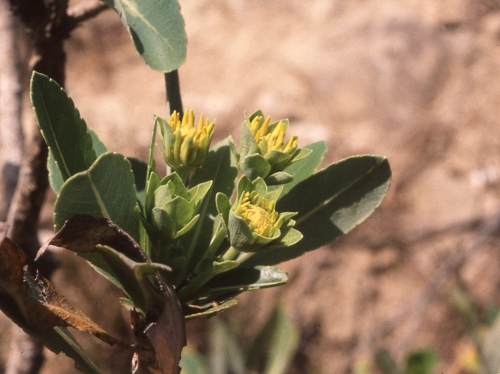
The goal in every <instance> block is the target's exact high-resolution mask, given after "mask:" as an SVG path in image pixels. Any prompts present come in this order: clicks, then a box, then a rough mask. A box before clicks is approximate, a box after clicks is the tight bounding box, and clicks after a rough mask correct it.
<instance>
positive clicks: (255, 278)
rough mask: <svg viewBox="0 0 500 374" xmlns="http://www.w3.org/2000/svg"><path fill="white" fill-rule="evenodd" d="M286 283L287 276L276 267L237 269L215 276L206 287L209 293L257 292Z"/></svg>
mask: <svg viewBox="0 0 500 374" xmlns="http://www.w3.org/2000/svg"><path fill="white" fill-rule="evenodd" d="M287 281H288V275H287V274H286V273H285V272H284V271H283V270H281V269H280V268H277V267H273V266H256V267H255V268H247V267H238V268H236V269H234V270H229V271H226V272H223V273H221V274H219V275H217V276H215V277H214V278H212V280H210V282H208V283H207V284H206V287H207V288H210V290H211V292H216V291H217V292H218V291H244V290H258V289H259V288H266V287H274V286H279V285H281V284H284V283H286V282H287Z"/></svg>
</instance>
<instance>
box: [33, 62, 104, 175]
mask: <svg viewBox="0 0 500 374" xmlns="http://www.w3.org/2000/svg"><path fill="white" fill-rule="evenodd" d="M31 103H32V105H33V110H34V112H35V116H36V119H37V121H38V125H39V126H40V131H41V133H42V135H43V137H44V139H45V142H46V143H47V145H48V147H49V148H50V151H51V153H52V156H53V159H54V161H55V162H52V163H51V167H52V168H53V166H54V165H57V167H58V168H59V171H60V173H61V177H62V179H63V180H64V181H65V180H67V179H68V178H69V177H71V176H72V175H74V174H76V173H78V172H81V171H84V170H87V169H88V168H89V167H90V165H92V163H93V162H94V161H95V159H96V157H97V156H96V152H95V150H94V148H93V140H92V135H91V134H90V133H89V132H88V130H87V125H86V123H85V121H84V120H83V119H82V118H81V117H80V113H79V112H78V109H76V107H75V105H74V103H73V100H71V98H70V97H69V96H68V95H67V94H66V92H65V91H64V90H63V89H62V88H61V87H60V86H59V85H58V84H57V83H56V82H55V81H53V80H52V79H49V78H48V77H47V76H45V75H43V74H40V73H37V72H33V75H32V78H31ZM52 172H54V171H53V170H52ZM53 179H54V180H56V178H53Z"/></svg>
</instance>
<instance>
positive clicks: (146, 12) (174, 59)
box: [102, 0, 187, 72]
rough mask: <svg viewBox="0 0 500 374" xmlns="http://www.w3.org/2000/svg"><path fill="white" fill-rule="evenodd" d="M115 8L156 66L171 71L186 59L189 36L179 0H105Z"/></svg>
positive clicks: (138, 46) (147, 59)
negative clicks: (187, 35)
mask: <svg viewBox="0 0 500 374" xmlns="http://www.w3.org/2000/svg"><path fill="white" fill-rule="evenodd" d="M102 1H103V2H104V3H106V4H107V5H109V6H110V7H112V8H114V9H115V10H116V12H117V13H118V15H120V17H121V20H122V23H123V24H124V25H125V27H126V29H127V30H128V32H129V34H130V36H131V38H132V41H133V42H134V45H135V48H136V50H137V52H138V53H139V55H140V56H141V57H142V59H143V60H144V61H145V62H146V64H148V65H149V66H150V67H151V68H152V69H154V70H158V71H161V72H169V71H172V70H175V69H177V68H178V67H179V66H181V65H182V64H183V63H184V61H185V59H186V45H187V37H186V32H185V30H184V19H183V18H182V14H181V9H180V6H179V3H178V2H177V0H156V1H153V2H152V1H139V0H102Z"/></svg>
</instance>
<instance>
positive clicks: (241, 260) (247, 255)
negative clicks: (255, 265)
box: [236, 252, 256, 265]
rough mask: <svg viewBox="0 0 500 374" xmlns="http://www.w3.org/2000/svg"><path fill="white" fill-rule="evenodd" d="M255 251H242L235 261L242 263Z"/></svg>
mask: <svg viewBox="0 0 500 374" xmlns="http://www.w3.org/2000/svg"><path fill="white" fill-rule="evenodd" d="M255 253H256V252H249V253H242V254H241V256H239V257H238V258H237V259H236V261H237V262H238V264H240V265H241V264H242V263H243V262H245V261H246V260H248V259H249V258H250V257H252V256H253V255H254V254H255Z"/></svg>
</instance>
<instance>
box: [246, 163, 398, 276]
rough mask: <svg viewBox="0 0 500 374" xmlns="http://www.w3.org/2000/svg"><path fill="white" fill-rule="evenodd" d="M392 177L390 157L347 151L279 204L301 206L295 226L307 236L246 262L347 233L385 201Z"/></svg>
mask: <svg viewBox="0 0 500 374" xmlns="http://www.w3.org/2000/svg"><path fill="white" fill-rule="evenodd" d="M390 181H391V170H390V167H389V163H388V162H387V159H386V158H384V157H379V156H370V155H366V156H354V157H349V158H346V159H344V160H342V161H339V162H337V163H334V164H332V165H330V166H328V167H327V168H325V169H323V170H321V171H319V172H317V173H316V174H313V175H312V176H311V177H309V178H308V179H306V180H304V181H302V182H300V183H299V184H297V185H296V186H295V187H294V188H293V189H292V190H291V191H290V192H289V193H288V194H287V195H285V196H284V197H283V198H282V199H281V200H279V201H278V204H277V207H276V210H277V211H279V212H283V211H285V212H286V211H292V212H298V214H297V216H296V217H294V219H296V221H297V224H296V225H295V227H294V228H295V229H297V230H298V231H300V232H301V233H302V234H303V235H304V238H303V239H302V240H301V241H299V242H298V243H297V244H295V245H294V246H292V247H287V248H281V249H270V250H266V251H261V252H259V253H256V254H255V255H253V256H252V257H250V258H249V259H248V260H247V261H245V262H244V265H245V266H256V265H275V264H278V263H280V262H283V261H287V260H290V259H292V258H295V257H298V256H300V255H302V254H304V253H305V252H307V251H310V250H313V249H316V248H319V247H321V246H323V245H325V244H328V243H330V242H331V241H333V240H334V239H336V238H337V237H339V236H342V235H344V234H346V233H348V232H349V231H350V230H352V229H353V228H354V227H356V226H357V225H358V224H360V223H361V222H363V221H364V220H365V219H366V218H367V217H368V216H370V214H372V213H373V211H374V210H375V209H376V208H377V207H378V206H379V205H380V204H381V202H382V200H383V199H384V197H385V194H386V193H387V190H388V189H389V185H390Z"/></svg>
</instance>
